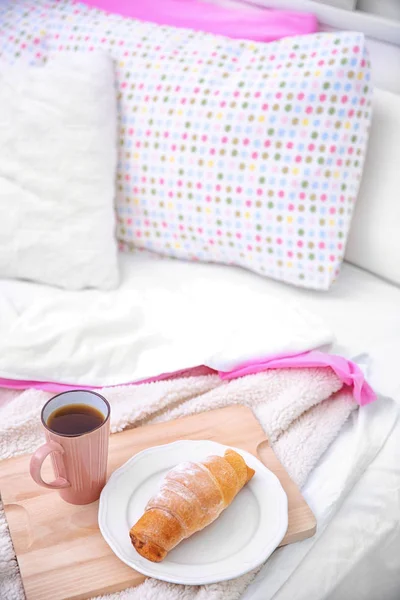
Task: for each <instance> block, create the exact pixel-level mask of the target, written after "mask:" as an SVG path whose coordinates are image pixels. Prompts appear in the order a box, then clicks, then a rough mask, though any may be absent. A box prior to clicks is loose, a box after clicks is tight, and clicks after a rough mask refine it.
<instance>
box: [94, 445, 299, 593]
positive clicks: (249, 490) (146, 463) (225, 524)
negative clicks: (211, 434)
mask: <svg viewBox="0 0 400 600" xmlns="http://www.w3.org/2000/svg"><path fill="white" fill-rule="evenodd" d="M227 448H228V446H223V445H222V444H218V443H217V442H212V441H209V440H199V441H194V440H182V441H179V442H173V443H172V444H166V445H165V446H155V447H153V448H149V449H147V450H144V451H143V452H139V454H136V455H135V456H133V457H132V458H131V459H130V460H128V462H126V463H125V464H124V465H123V466H122V467H120V468H119V469H118V470H117V471H115V472H114V473H113V474H112V475H111V477H110V479H109V481H108V483H107V485H106V486H105V487H104V489H103V491H102V493H101V496H100V506H99V527H100V531H101V533H102V534H103V537H104V539H105V540H106V542H107V543H108V545H109V546H110V547H111V549H112V550H113V552H114V553H115V554H116V555H117V556H118V557H119V558H120V559H121V560H122V561H123V562H124V563H126V564H127V565H129V566H130V567H132V568H133V569H136V571H139V572H140V573H143V574H144V575H148V576H150V577H155V578H156V579H161V580H163V581H169V582H171V583H181V584H187V585H201V584H206V583H216V582H217V581H224V580H225V579H232V578H234V577H239V576H240V575H243V574H244V573H247V572H248V571H251V570H252V569H254V568H255V567H257V566H258V565H260V564H261V563H263V562H264V561H265V560H266V559H267V558H268V557H269V556H270V555H271V554H272V552H273V551H274V550H275V548H276V547H277V546H278V545H279V543H280V542H281V541H282V539H283V537H284V535H285V533H286V530H287V526H288V508H287V497H286V494H285V492H284V490H283V488H282V486H281V484H280V483H279V480H278V478H277V477H276V476H275V475H274V474H273V473H272V472H271V471H270V470H269V469H267V468H266V467H265V466H264V465H263V464H262V463H261V462H260V461H259V460H258V459H257V458H255V457H254V456H253V455H252V454H249V453H248V452H245V451H244V450H240V449H238V448H234V450H236V451H237V452H239V454H241V455H242V456H243V458H244V459H245V461H246V463H247V464H248V465H249V467H252V468H253V469H254V470H255V472H256V473H255V475H254V477H253V478H252V480H251V481H250V482H249V483H248V484H247V485H246V486H245V487H244V488H243V489H242V490H241V491H240V492H239V494H238V495H237V496H236V498H235V499H234V500H233V502H232V504H231V505H230V506H229V507H228V508H227V509H226V510H224V511H223V512H222V514H221V515H220V516H219V517H218V519H217V520H216V521H214V522H213V523H212V524H211V525H209V526H208V527H206V528H205V529H203V530H202V531H199V532H198V533H196V534H194V535H193V536H192V537H190V538H188V539H187V540H184V541H183V542H181V543H180V544H179V545H178V546H177V547H176V548H174V549H173V550H171V552H169V553H168V555H167V557H166V558H165V559H164V560H163V561H162V562H160V563H153V562H151V561H149V560H147V559H145V558H143V557H142V556H140V554H138V553H137V552H136V550H135V548H134V547H133V546H132V543H131V540H130V537H129V530H130V528H131V527H132V525H134V523H136V521H137V520H138V519H139V518H140V516H141V515H142V514H143V511H144V508H145V506H146V504H147V501H148V500H149V498H150V497H151V496H152V495H153V494H154V493H155V492H156V491H157V489H158V487H159V485H160V482H161V479H162V478H163V477H164V475H165V474H166V472H167V471H168V470H170V469H172V468H173V467H175V466H176V465H177V464H178V463H180V462H183V461H186V460H189V461H194V462H196V461H200V460H203V459H205V458H206V457H207V456H210V455H211V454H217V455H219V456H222V455H223V454H224V452H225V450H226V449H227Z"/></svg>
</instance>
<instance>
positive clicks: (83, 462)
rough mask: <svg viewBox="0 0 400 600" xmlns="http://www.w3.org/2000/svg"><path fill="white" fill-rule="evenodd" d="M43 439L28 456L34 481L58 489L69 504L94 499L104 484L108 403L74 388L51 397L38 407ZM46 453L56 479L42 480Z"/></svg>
mask: <svg viewBox="0 0 400 600" xmlns="http://www.w3.org/2000/svg"><path fill="white" fill-rule="evenodd" d="M41 418H42V425H43V428H44V432H45V435H46V439H47V442H46V444H44V445H43V446H41V447H40V448H38V449H37V450H36V452H35V453H34V454H33V456H32V458H31V464H30V472H31V476H32V478H33V479H34V481H35V482H36V483H37V484H39V485H41V486H43V487H46V488H48V489H55V490H59V493H60V496H61V497H62V498H63V500H65V501H66V502H70V503H71V504H89V503H90V502H94V501H95V500H98V498H99V496H100V492H101V490H102V489H103V487H104V485H105V483H106V477H107V455H108V438H109V433H110V405H109V404H108V402H107V400H106V399H105V398H104V397H103V396H101V395H100V394H97V393H96V392H89V391H86V390H74V391H71V392H63V393H62V394H58V395H57V396H54V398H51V399H50V400H49V401H48V402H47V403H46V404H45V405H44V407H43V409H42V415H41ZM49 454H50V456H51V459H52V463H53V469H54V472H55V475H56V479H55V480H54V481H52V482H50V483H47V482H45V481H44V480H43V478H42V476H41V468H42V464H43V461H44V460H45V458H46V457H47V456H48V455H49Z"/></svg>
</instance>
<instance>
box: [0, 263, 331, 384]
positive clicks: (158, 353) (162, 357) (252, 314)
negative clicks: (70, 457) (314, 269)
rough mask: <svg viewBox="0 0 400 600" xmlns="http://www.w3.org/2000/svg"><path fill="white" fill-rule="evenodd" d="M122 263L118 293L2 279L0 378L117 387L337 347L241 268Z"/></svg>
mask: <svg viewBox="0 0 400 600" xmlns="http://www.w3.org/2000/svg"><path fill="white" fill-rule="evenodd" d="M120 264H121V269H122V283H121V286H120V288H119V289H117V290H115V291H114V290H113V291H110V292H103V291H99V290H85V291H81V292H75V291H66V290H58V289H56V288H50V287H48V286H44V285H40V284H34V283H28V282H22V281H19V282H18V281H5V280H4V281H1V282H0V377H5V378H10V379H25V380H36V381H52V382H58V383H70V384H76V385H88V386H105V385H117V384H121V383H127V382H132V381H137V380H140V379H144V378H148V377H154V376H157V375H160V374H161V373H169V372H172V371H176V370H180V369H185V368H190V367H194V366H198V365H202V364H206V365H209V366H213V367H215V368H221V369H224V368H228V367H229V366H230V365H237V364H238V363H240V362H243V361H244V360H246V359H248V358H251V357H259V356H266V355H268V354H273V353H276V352H283V351H290V352H297V351H302V350H307V349H311V348H316V347H319V346H323V345H325V344H327V343H329V342H330V341H331V340H332V334H331V332H330V331H329V330H328V329H327V328H326V327H325V326H324V325H323V322H322V320H321V319H318V318H317V317H316V316H315V315H313V314H312V313H309V312H308V311H305V310H302V309H301V308H299V307H298V306H296V303H295V302H292V301H291V300H290V298H288V299H287V301H285V302H284V303H282V301H281V300H280V299H275V298H274V297H273V296H272V295H271V294H270V293H269V289H268V287H265V286H262V285H261V286H258V287H254V289H253V288H252V287H251V286H249V285H248V283H247V282H248V281H250V282H251V281H253V278H252V277H250V279H248V278H246V277H245V276H244V275H245V274H244V272H243V271H241V270H238V269H237V270H234V269H232V270H231V269H229V268H227V267H221V268H218V267H217V268H214V267H213V266H212V265H195V264H189V263H184V262H178V261H175V260H170V259H157V258H154V256H149V255H146V254H142V253H140V254H137V255H136V256H128V255H122V256H121V258H120ZM255 279H256V281H257V277H255ZM262 281H264V282H265V280H262Z"/></svg>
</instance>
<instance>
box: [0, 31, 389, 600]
mask: <svg viewBox="0 0 400 600" xmlns="http://www.w3.org/2000/svg"><path fill="white" fill-rule="evenodd" d="M370 50H371V52H372V56H373V58H374V56H375V57H376V60H377V67H376V69H375V73H377V74H378V77H375V82H377V83H378V85H381V87H382V88H385V89H391V90H392V91H393V92H395V93H398V92H399V87H398V82H397V83H396V81H395V77H393V75H392V74H391V73H389V72H388V70H387V69H386V68H385V70H384V71H383V70H381V69H380V66H379V65H380V64H382V65H383V66H386V63H387V62H388V57H389V56H390V57H392V56H393V57H398V48H395V47H394V46H388V45H387V44H382V45H381V44H379V43H378V42H376V41H372V42H371V43H370ZM380 57H383V58H382V62H381V63H379V58H380ZM379 76H380V78H379ZM378 151H379V150H378ZM388 218H390V217H388ZM356 262H357V261H356ZM119 264H120V269H121V274H122V277H121V279H122V283H121V286H120V287H119V288H118V289H117V290H115V291H113V292H109V293H107V292H100V291H92V290H87V291H86V290H85V291H84V292H71V291H65V290H60V289H57V288H51V287H48V286H43V285H40V284H36V283H28V282H25V281H11V280H0V330H1V331H3V332H5V331H6V332H8V333H9V334H10V339H11V337H12V335H14V336H15V334H16V332H17V330H16V329H15V325H16V324H18V326H20V325H21V324H22V325H23V327H25V328H26V330H29V336H28V337H27V338H26V340H25V350H26V354H25V359H26V360H25V364H24V365H20V376H21V377H20V378H22V379H26V380H29V379H35V378H36V379H40V380H41V381H48V379H46V368H47V366H48V364H47V365H46V364H43V363H42V364H39V363H38V362H37V363H35V362H34V360H33V359H34V355H40V354H41V353H43V354H44V355H45V356H46V357H51V349H52V348H54V347H56V346H57V347H58V350H59V352H58V354H57V357H56V362H55V363H54V365H55V366H57V368H59V370H60V373H61V372H62V373H61V375H60V376H59V377H58V379H57V380H58V381H60V382H64V383H68V376H67V375H68V366H69V365H74V364H75V365H76V364H78V363H79V362H80V356H83V355H85V356H86V357H88V356H90V358H91V360H92V362H93V363H96V364H97V370H96V368H94V370H92V371H90V372H89V371H88V364H89V363H88V362H85V363H84V365H83V367H82V373H80V375H81V377H82V380H81V381H83V380H84V378H87V376H88V373H89V374H90V376H91V378H92V379H91V382H92V384H93V385H96V381H97V380H96V378H97V377H98V375H99V372H100V371H101V370H102V369H103V367H104V365H103V363H102V362H101V361H100V360H99V357H100V356H101V353H102V349H104V347H105V346H106V345H107V343H106V341H105V340H106V337H107V333H109V334H110V335H111V336H114V339H115V340H117V341H118V343H123V340H125V343H127V344H128V345H129V344H130V343H131V342H130V340H129V336H127V332H126V330H125V327H124V323H125V324H126V323H127V322H128V323H130V324H132V326H133V327H134V326H138V325H140V320H141V318H142V317H143V314H142V313H141V312H140V311H139V307H140V306H141V305H143V302H142V304H141V303H140V302H141V301H143V299H144V300H145V301H146V300H148V301H149V302H148V304H151V310H152V312H151V315H152V319H153V320H152V322H151V323H150V326H149V327H147V329H146V330H145V331H143V332H142V333H143V336H142V338H141V343H142V342H143V340H144V344H145V345H146V344H147V345H148V349H149V350H151V349H152V348H153V349H154V347H155V345H154V340H155V336H157V335H158V337H157V340H156V341H157V344H156V345H158V346H159V347H160V348H162V349H163V352H160V353H159V354H157V353H155V352H148V353H147V355H146V353H144V354H143V356H145V357H146V356H147V358H145V359H144V360H143V361H142V362H140V364H139V363H138V364H135V369H136V370H135V371H134V373H132V375H131V379H130V380H129V379H126V381H132V380H133V379H143V378H146V377H149V376H151V375H157V374H159V373H160V372H162V371H164V372H165V371H168V372H170V371H174V370H176V369H178V368H181V367H191V366H195V365H198V364H202V363H204V362H206V360H205V356H206V354H207V352H208V350H209V347H211V346H214V347H215V346H217V345H218V344H221V343H223V341H224V339H228V337H229V335H230V334H231V333H232V331H231V329H232V325H231V323H233V319H234V318H235V316H238V319H237V320H238V321H240V322H241V323H242V325H243V326H242V328H241V329H240V335H242V336H243V337H242V338H240V339H242V340H243V343H246V344H248V345H249V346H251V345H252V343H253V344H255V346H257V347H258V351H260V346H259V341H260V339H262V340H263V341H264V342H265V346H264V347H263V348H262V349H263V351H268V349H270V350H271V346H268V343H270V340H267V341H265V340H266V338H267V336H268V323H270V324H272V320H271V311H272V310H273V307H277V306H279V307H280V308H279V310H280V315H281V316H282V315H284V313H285V310H286V308H285V307H289V306H290V307H291V309H292V308H293V306H294V307H296V308H298V309H299V310H303V309H305V311H306V312H307V314H308V315H311V316H312V317H313V319H314V320H313V321H310V320H307V319H309V317H305V319H306V321H304V320H302V317H300V318H299V320H298V321H297V320H296V321H293V322H291V324H290V325H289V327H288V329H290V327H291V325H293V327H297V326H298V327H300V329H301V327H302V326H303V325H304V324H305V323H306V324H308V326H309V330H310V331H309V335H310V336H311V338H312V340H313V345H314V346H321V345H324V344H328V343H332V346H331V348H332V351H333V352H336V353H338V354H341V355H344V356H345V357H347V358H349V359H352V360H354V361H356V362H357V363H358V364H359V365H360V366H361V367H362V368H363V370H364V371H365V373H366V375H367V378H368V381H369V382H370V383H371V385H372V386H373V387H374V389H375V390H376V391H377V392H378V394H379V395H380V397H379V400H378V402H376V403H373V404H371V405H368V406H366V407H362V408H361V409H360V410H358V411H354V412H353V414H352V416H351V418H350V419H349V421H348V422H347V423H346V425H345V427H344V428H343V430H342V432H341V435H340V436H339V437H338V438H337V439H336V441H335V442H334V443H333V444H332V446H331V447H330V448H329V450H328V451H327V452H326V454H325V455H324V457H323V459H322V460H321V461H320V463H319V465H318V466H317V468H316V469H315V470H314V472H313V473H312V475H311V477H310V478H309V480H308V481H307V483H306V485H305V487H304V489H303V493H304V495H305V497H306V499H307V501H308V502H309V504H310V506H311V508H312V509H313V511H314V513H315V515H316V517H317V521H318V531H317V534H316V536H314V537H313V538H311V539H309V540H306V541H304V542H302V543H299V544H294V545H292V546H290V547H286V548H282V549H279V550H278V551H277V552H275V554H274V555H273V557H272V558H271V559H270V560H269V561H268V562H267V564H266V565H265V566H264V567H263V569H262V570H261V572H260V573H259V574H258V576H257V577H256V579H255V580H254V581H253V583H252V584H251V585H250V587H249V588H248V589H247V591H246V592H245V594H244V596H243V598H244V599H245V600H270V599H271V600H272V599H274V600H289V599H292V598H296V600H322V599H324V600H350V599H351V600H375V599H382V600H397V599H398V598H399V597H400V552H399V549H400V522H399V501H400V443H399V440H400V379H399V377H398V365H397V362H398V356H399V355H400V287H399V286H398V285H396V284H394V283H391V282H389V281H386V280H384V279H381V278H380V277H379V276H377V275H375V274H373V273H371V272H368V271H367V270H364V269H362V268H359V267H357V266H355V265H353V264H350V263H348V262H345V263H344V264H343V266H342V269H341V274H340V276H339V278H338V280H337V282H336V283H335V285H334V286H333V287H332V288H331V289H330V291H328V292H316V291H310V290H306V289H301V288H296V287H292V286H289V285H286V284H283V283H279V282H276V281H273V280H271V279H266V278H262V277H260V276H258V275H255V274H252V273H250V272H246V271H244V270H242V269H240V268H238V267H227V266H221V265H210V264H192V263H188V262H180V261H176V260H172V259H167V258H161V257H157V256H155V255H152V254H148V253H146V252H136V253H134V254H120V256H119ZM214 298H215V300H216V304H217V305H218V311H219V312H218V311H217V312H216V313H213V311H212V310H211V306H212V302H213V299H214ZM150 300H151V301H150ZM224 304H225V306H226V310H225V312H226V315H225V320H223V322H221V321H220V320H219V319H218V318H217V317H218V314H219V315H222V314H223V312H224ZM93 307H96V310H97V311H98V312H97V313H96V314H97V315H101V318H102V323H103V329H102V331H101V334H99V335H97V334H96V327H97V323H96V318H94V320H93V322H92V323H90V320H89V321H87V320H86V325H85V324H84V321H83V320H82V322H81V321H80V319H81V316H82V315H83V316H84V317H85V318H86V317H87V316H88V315H90V314H91V313H93ZM111 307H112V308H113V316H112V318H111V317H110V315H109V313H110V312H111ZM255 307H256V308H255ZM166 309H170V311H171V320H170V322H169V323H168V325H169V327H168V328H166V329H164V330H163V332H162V335H161V334H160V329H159V328H158V325H160V324H161V321H162V322H163V326H165V323H166V320H165V318H163V317H165V311H166ZM291 309H290V310H291ZM288 310H289V309H288ZM246 312H247V313H248V314H252V313H253V312H254V313H255V314H256V315H260V316H262V315H263V314H264V315H265V323H266V325H265V331H260V330H256V323H257V320H256V318H254V319H253V321H252V325H251V327H247V331H246V320H245V318H244V316H245V314H246ZM96 314H95V316H96ZM148 315H150V313H148ZM215 315H217V317H216V316H215ZM272 316H273V313H272ZM268 318H270V321H268ZM282 318H283V317H282ZM44 323H46V324H47V325H48V327H46V331H48V332H49V335H47V336H45V337H41V336H42V331H43V324H44ZM221 323H222V324H221ZM68 328H70V331H71V335H70V336H69V337H68V336H65V335H62V334H63V333H65V331H66V329H68ZM157 328H158V329H157ZM237 331H238V330H237V329H236V330H235V333H236V332H237ZM23 333H24V330H23V329H21V330H19V334H20V335H19V337H18V343H17V342H16V345H18V352H19V356H21V349H23V348H24V337H23ZM253 333H254V336H253ZM163 336H164V339H162V338H163ZM252 336H253V337H252ZM333 338H334V340H333ZM15 339H17V336H15ZM194 339H195V340H196V344H193V340H194ZM171 340H172V341H174V352H172V353H171V352H169V353H168V352H167V354H169V357H168V361H166V353H165V349H166V348H167V349H168V344H170V343H171ZM199 340H201V343H200V341H199ZM210 340H211V342H212V343H209V342H210ZM236 341H237V340H236ZM163 342H164V345H163ZM1 344H3V345H2V346H1ZM0 348H2V356H3V359H1V358H0V376H1V377H3V378H7V377H10V378H11V377H12V373H11V372H10V371H7V369H5V368H4V364H7V361H6V360H5V359H4V357H5V355H6V354H7V353H8V352H9V353H10V355H9V356H6V357H5V358H6V359H7V358H9V359H10V360H9V363H8V364H10V362H12V357H11V349H12V345H11V344H8V345H7V343H5V341H4V336H3V339H2V340H0ZM91 349H92V352H91ZM273 349H274V348H273V347H272V350H273ZM110 354H112V352H111V353H109V354H107V353H103V356H106V357H107V356H110ZM49 360H50V358H49ZM107 360H108V358H107V359H104V364H106V362H107ZM183 360H185V361H186V363H185V364H182V361H183ZM74 361H75V362H74ZM82 364H83V363H82ZM54 365H53V367H54ZM210 366H213V364H211V361H210ZM53 372H54V371H53ZM76 373H77V371H75V374H76ZM35 375H36V377H35ZM76 383H78V384H79V377H78V378H77V379H76ZM102 383H103V384H104V380H103V381H102ZM108 383H109V384H112V383H113V382H112V381H111V380H110V381H109V382H108Z"/></svg>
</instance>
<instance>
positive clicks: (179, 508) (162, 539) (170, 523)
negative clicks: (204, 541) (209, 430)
mask: <svg viewBox="0 0 400 600" xmlns="http://www.w3.org/2000/svg"><path fill="white" fill-rule="evenodd" d="M253 475H254V471H253V469H250V468H249V467H248V466H247V465H246V463H245V461H244V459H243V458H242V456H241V455H240V454H238V453H237V452H235V451H234V450H227V451H226V452H225V455H224V456H223V457H221V456H209V457H208V458H206V459H205V460H204V461H201V462H198V463H194V462H184V463H181V464H179V465H177V466H176V467H174V468H173V469H171V471H169V472H168V473H167V474H166V476H165V478H164V480H163V482H162V484H161V487H160V489H159V491H158V492H157V493H156V494H155V495H154V496H153V497H152V498H151V499H150V500H149V502H148V503H147V506H146V509H145V512H144V514H143V515H142V517H141V518H140V519H139V521H138V522H137V523H136V524H135V525H134V526H133V527H132V528H131V530H130V537H131V541H132V544H133V545H134V547H135V548H136V550H137V551H138V552H139V554H141V555H142V556H144V557H145V558H147V559H149V560H151V561H153V562H159V561H160V560H162V559H163V558H165V556H166V555H167V553H168V552H169V551H170V550H172V548H174V547H175V546H176V545H177V544H179V542H181V541H182V540H183V539H185V538H187V537H189V536H191V535H192V534H193V533H195V532H196V531H199V530H200V529H203V528H204V527H206V526H207V525H209V524H210V523H212V522H213V521H214V520H215V519H216V518H217V517H218V516H219V515H220V514H221V512H222V511H223V510H224V509H225V508H226V507H227V506H228V505H229V504H230V503H231V502H232V500H233V499H234V497H235V496H236V494H237V493H238V492H239V491H240V490H241V489H242V487H243V486H244V485H245V484H246V483H247V482H248V481H249V480H250V479H251V478H252V476H253Z"/></svg>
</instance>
